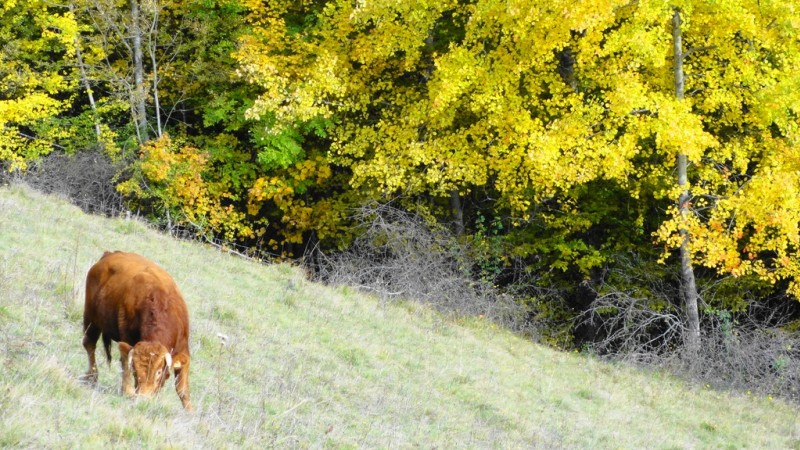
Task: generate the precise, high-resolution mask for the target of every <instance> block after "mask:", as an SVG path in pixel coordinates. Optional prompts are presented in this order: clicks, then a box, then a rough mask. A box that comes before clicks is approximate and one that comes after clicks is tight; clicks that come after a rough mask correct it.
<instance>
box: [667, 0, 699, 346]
mask: <svg viewBox="0 0 800 450" xmlns="http://www.w3.org/2000/svg"><path fill="white" fill-rule="evenodd" d="M681 39H682V36H681V16H680V12H679V11H678V10H677V9H676V10H675V14H674V15H673V17H672V40H673V49H674V54H675V95H676V96H677V97H678V100H681V101H682V100H683V98H684V76H683V58H684V54H683V50H682V44H681ZM675 126H678V125H677V124H676V125H675ZM677 159H678V160H677V166H678V167H677V169H678V186H680V187H681V194H680V197H679V199H678V207H679V208H680V213H681V217H684V218H685V217H686V216H687V215H688V214H689V213H690V211H689V201H690V199H691V194H690V193H689V190H688V188H687V185H688V178H687V176H686V169H687V167H688V165H689V161H688V158H687V157H686V155H685V154H679V155H678V158H677ZM680 234H681V238H682V240H681V249H680V252H681V288H682V291H683V302H684V308H685V313H686V319H687V322H688V323H687V324H686V325H687V330H686V345H687V347H688V348H689V350H691V351H693V352H696V351H697V350H699V349H700V314H699V312H698V309H697V302H698V297H699V295H698V294H697V284H696V283H695V279H694V269H693V268H692V257H691V252H690V249H689V242H690V239H691V236H690V235H689V231H688V230H687V229H686V228H685V227H683V226H682V227H681V229H680Z"/></svg>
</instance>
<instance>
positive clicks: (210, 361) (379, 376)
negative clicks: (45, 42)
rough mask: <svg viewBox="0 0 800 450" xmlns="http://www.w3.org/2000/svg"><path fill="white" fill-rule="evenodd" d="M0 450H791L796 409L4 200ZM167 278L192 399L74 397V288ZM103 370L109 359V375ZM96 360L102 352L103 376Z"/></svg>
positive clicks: (133, 228) (7, 196) (128, 224)
mask: <svg viewBox="0 0 800 450" xmlns="http://www.w3.org/2000/svg"><path fill="white" fill-rule="evenodd" d="M0 211H1V212H0V447H7V446H11V447H30V448H44V447H49V448H76V447H85V448H94V447H105V446H109V445H113V446H114V447H136V448H139V447H147V448H153V447H159V448H163V447H173V448H203V447H207V448H240V447H247V448H264V447H277V448H287V447H288V448H292V447H299V448H306V447H326V448H327V447H332V448H356V447H370V448H375V447H379V448H389V447H392V448H397V447H401V448H406V447H423V448H485V447H489V448H728V447H730V448H738V447H751V448H752V447H755V448H792V447H794V448H797V447H800V418H799V417H798V409H797V408H795V407H792V406H787V405H785V404H783V403H781V402H779V401H772V400H770V399H765V398H754V397H752V396H746V395H744V396H731V395H726V394H721V393H717V392H712V391H707V390H704V389H695V388H691V387H687V386H686V385H684V384H683V383H681V382H680V381H677V380H675V379H673V378H670V377H668V376H664V375H660V374H648V373H642V372H639V371H635V370H632V369H629V368H625V367H617V366H613V365H608V364H605V363H601V362H598V361H596V360H593V359H591V358H586V357H583V356H580V355H573V354H564V353H559V352H555V351H553V350H550V349H547V348H544V347H540V346H537V345H534V344H531V343H529V342H526V341H524V340H522V339H519V338H517V337H515V336H513V335H511V334H509V333H507V332H504V331H502V330H497V329H495V328H493V327H492V326H490V325H488V324H486V323H482V322H481V321H480V320H477V319H476V320H472V321H463V322H459V323H453V322H452V321H448V320H446V319H444V318H442V317H441V316H440V315H438V314H436V313H434V312H431V311H430V310H428V309H427V308H425V307H421V306H417V305H414V304H391V305H386V304H381V303H380V302H378V301H376V300H374V299H372V298H368V297H365V296H362V295H360V294H358V293H356V292H355V291H353V290H352V289H348V288H338V289H333V288H328V287H324V286H320V285H317V284H314V283H310V282H308V281H306V280H305V279H304V277H303V274H302V273H301V272H300V271H299V270H297V269H294V268H292V267H290V266H286V265H268V266H264V265H258V264H255V263H252V262H248V261H245V260H242V259H239V258H236V257H232V256H229V255H226V254H223V253H220V252H219V251H216V250H214V249H211V248H208V247H206V246H203V245H200V244H194V243H187V242H179V241H175V240H172V239H170V238H168V237H165V236H163V235H161V234H158V233H156V232H154V231H152V230H150V229H149V228H148V227H147V226H145V225H143V224H141V223H139V222H136V221H126V220H123V219H104V218H99V217H90V216H86V215H84V214H83V213H81V212H80V211H79V210H78V209H77V208H75V207H73V206H71V205H69V204H67V203H66V202H64V201H62V200H58V199H55V198H52V197H45V196H42V195H40V194H37V193H35V192H31V191H30V190H27V189H25V188H21V187H10V188H8V187H6V188H0ZM106 249H119V250H127V251H134V252H139V253H141V254H144V255H146V256H148V257H150V258H152V259H154V260H155V261H157V262H159V263H160V264H161V265H163V266H164V267H165V268H166V269H167V270H168V271H170V272H171V273H172V274H173V276H174V277H175V279H176V281H177V282H178V284H179V285H180V286H181V288H182V290H183V292H184V295H185V296H186V300H187V303H188V305H189V310H190V316H191V320H192V356H193V360H192V374H191V388H192V399H193V402H194V405H195V408H196V411H195V412H194V413H186V412H184V411H183V409H182V408H181V405H180V402H179V400H178V398H177V396H176V395H175V392H174V389H173V388H172V383H171V381H173V379H170V384H169V385H168V389H167V390H165V391H162V392H161V394H160V395H159V396H158V397H157V398H155V399H153V400H151V401H139V402H136V401H132V400H129V399H126V398H123V397H122V396H121V395H120V394H119V387H120V380H119V364H118V362H117V361H116V360H115V361H114V362H113V363H112V364H111V366H110V367H109V366H107V365H106V364H103V365H101V366H100V382H99V386H98V388H96V389H92V388H90V387H87V386H85V385H82V384H81V383H80V382H79V381H78V376H79V375H80V374H82V373H83V372H84V371H85V370H86V354H85V352H84V350H83V347H82V346H81V325H80V324H81V317H82V308H83V281H84V277H85V274H86V271H87V270H88V268H89V267H90V266H91V265H92V263H93V262H94V261H96V260H97V258H99V256H100V255H101V254H102V252H103V250H106ZM117 352H118V350H117V348H116V345H114V351H113V354H114V357H115V358H116V357H117V354H118V353H117ZM100 355H101V353H100V352H99V351H98V356H100Z"/></svg>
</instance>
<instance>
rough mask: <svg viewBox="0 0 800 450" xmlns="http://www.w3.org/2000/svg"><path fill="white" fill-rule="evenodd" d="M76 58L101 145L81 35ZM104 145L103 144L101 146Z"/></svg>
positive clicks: (76, 46)
mask: <svg viewBox="0 0 800 450" xmlns="http://www.w3.org/2000/svg"><path fill="white" fill-rule="evenodd" d="M69 11H70V12H71V13H72V14H73V15H75V4H74V3H73V2H70V3H69ZM75 58H76V60H77V61H78V70H80V73H81V83H83V87H84V89H86V95H87V96H88V97H89V107H90V108H92V116H93V118H92V120H93V121H94V133H95V135H96V136H97V142H98V143H101V140H100V134H101V131H100V115H99V114H98V113H97V104H96V103H95V101H94V93H93V92H92V85H91V83H89V76H88V75H87V73H86V64H84V62H83V53H82V51H81V41H80V33H78V34H77V35H76V36H75ZM101 145H102V144H101Z"/></svg>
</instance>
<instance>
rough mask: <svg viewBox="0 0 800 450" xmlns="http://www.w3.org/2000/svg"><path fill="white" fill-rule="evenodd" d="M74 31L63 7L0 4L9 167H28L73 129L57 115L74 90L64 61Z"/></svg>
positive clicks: (3, 138)
mask: <svg viewBox="0 0 800 450" xmlns="http://www.w3.org/2000/svg"><path fill="white" fill-rule="evenodd" d="M76 35H77V24H76V22H75V20H74V17H73V15H72V14H71V13H70V12H69V11H66V10H65V8H59V7H56V6H52V5H50V3H49V2H44V1H38V0H33V1H26V2H19V1H16V0H10V1H5V2H3V5H2V6H0V42H2V43H3V44H2V49H0V163H6V164H7V166H8V169H9V170H15V169H25V168H26V166H27V164H28V162H29V161H31V160H32V159H35V158H38V157H40V156H42V155H46V154H47V153H50V152H51V151H52V150H53V149H55V148H57V147H59V146H60V145H59V142H60V140H61V139H65V138H67V137H68V136H69V133H70V132H71V130H69V129H68V128H66V127H63V126H59V124H56V123H54V118H55V117H57V116H58V115H59V114H60V113H61V112H62V111H63V110H64V109H65V108H66V107H67V105H68V102H66V101H65V99H67V98H69V96H70V95H71V93H73V92H74V91H75V89H76V85H77V83H76V80H77V77H75V76H74V73H73V72H74V70H73V69H72V68H71V67H70V66H69V65H68V64H65V60H64V59H63V58H71V57H73V56H74V54H75V46H74V43H75V36H76Z"/></svg>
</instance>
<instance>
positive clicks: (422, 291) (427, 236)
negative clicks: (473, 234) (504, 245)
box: [314, 202, 533, 332]
mask: <svg viewBox="0 0 800 450" xmlns="http://www.w3.org/2000/svg"><path fill="white" fill-rule="evenodd" d="M353 219H354V220H355V222H356V229H357V237H356V239H355V240H354V242H353V243H352V245H351V246H350V247H349V248H348V249H347V251H344V252H339V253H334V254H331V255H325V254H323V253H321V252H317V253H316V255H315V256H314V260H315V266H316V267H315V273H316V276H317V277H318V278H319V279H320V280H323V281H325V282H327V283H330V284H333V285H348V286H354V287H357V288H359V289H361V290H363V291H365V292H370V293H373V294H375V295H377V296H378V297H380V298H381V299H382V300H383V301H393V300H406V299H411V300H415V301H419V302H422V303H425V304H429V305H431V306H433V307H434V308H436V309H437V310H439V311H443V312H446V313H450V314H455V315H457V316H475V317H484V318H486V319H488V320H492V321H494V322H496V323H498V324H501V325H503V326H505V327H508V328H510V329H513V330H517V331H527V332H532V331H533V330H532V328H531V327H530V324H528V321H527V320H528V315H527V311H526V310H525V308H524V307H523V306H521V305H520V304H519V303H517V302H515V301H514V299H513V298H512V297H511V296H509V295H507V294H504V293H503V292H501V291H500V290H499V289H498V288H497V287H496V286H494V285H493V284H492V283H490V282H487V281H482V280H476V279H475V278H474V277H473V276H472V275H471V269H472V265H473V262H472V261H470V257H469V254H468V251H467V248H466V246H465V245H464V244H461V243H459V242H458V241H457V240H456V239H455V237H454V236H453V234H452V233H450V232H449V231H448V230H446V229H443V228H439V229H436V230H433V229H431V227H430V226H429V225H428V224H426V223H425V221H424V220H423V219H422V218H421V217H420V216H419V215H416V214H413V213H409V212H407V211H403V210H401V209H399V208H396V207H394V206H392V205H390V204H380V203H374V202H373V203H369V204H367V205H365V206H363V207H361V208H360V209H358V210H357V211H356V212H355V214H354V216H353Z"/></svg>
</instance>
